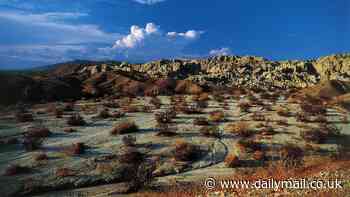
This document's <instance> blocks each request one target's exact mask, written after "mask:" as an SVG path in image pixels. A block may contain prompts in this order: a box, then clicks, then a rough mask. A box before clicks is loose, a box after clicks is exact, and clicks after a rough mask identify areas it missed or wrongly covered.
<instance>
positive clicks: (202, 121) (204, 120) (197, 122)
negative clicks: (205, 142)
mask: <svg viewBox="0 0 350 197" xmlns="http://www.w3.org/2000/svg"><path fill="white" fill-rule="evenodd" d="M193 124H194V125H198V126H208V125H210V123H209V121H208V119H207V118H204V117H199V118H195V119H194V120H193Z"/></svg>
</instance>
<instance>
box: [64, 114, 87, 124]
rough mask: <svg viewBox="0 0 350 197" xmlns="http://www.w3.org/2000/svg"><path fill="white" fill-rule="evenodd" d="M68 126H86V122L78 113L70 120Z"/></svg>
mask: <svg viewBox="0 0 350 197" xmlns="http://www.w3.org/2000/svg"><path fill="white" fill-rule="evenodd" d="M67 124H68V125H70V126H84V125H86V122H85V120H84V118H83V117H82V116H80V114H78V113H77V114H74V115H72V116H70V117H69V118H68V120H67Z"/></svg>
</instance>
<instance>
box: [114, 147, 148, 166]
mask: <svg viewBox="0 0 350 197" xmlns="http://www.w3.org/2000/svg"><path fill="white" fill-rule="evenodd" d="M144 158H145V155H144V154H143V153H141V152H140V151H139V150H137V148H135V147H126V148H124V149H123V150H122V151H121V152H120V153H119V155H118V160H119V162H121V163H127V164H138V163H141V162H142V161H143V160H144Z"/></svg>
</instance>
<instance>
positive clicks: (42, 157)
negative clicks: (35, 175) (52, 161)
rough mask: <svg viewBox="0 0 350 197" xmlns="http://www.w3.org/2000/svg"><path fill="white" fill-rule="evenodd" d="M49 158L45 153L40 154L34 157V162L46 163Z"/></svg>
mask: <svg viewBox="0 0 350 197" xmlns="http://www.w3.org/2000/svg"><path fill="white" fill-rule="evenodd" d="M48 159H49V157H48V156H47V154H45V153H38V154H36V155H34V161H46V160H48Z"/></svg>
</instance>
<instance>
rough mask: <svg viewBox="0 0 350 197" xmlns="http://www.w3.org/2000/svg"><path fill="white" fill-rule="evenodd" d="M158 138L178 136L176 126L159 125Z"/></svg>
mask: <svg viewBox="0 0 350 197" xmlns="http://www.w3.org/2000/svg"><path fill="white" fill-rule="evenodd" d="M157 130H158V132H157V136H163V137H171V136H175V135H177V133H176V131H177V127H176V125H173V126H171V125H170V124H162V123H161V124H158V125H157Z"/></svg>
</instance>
